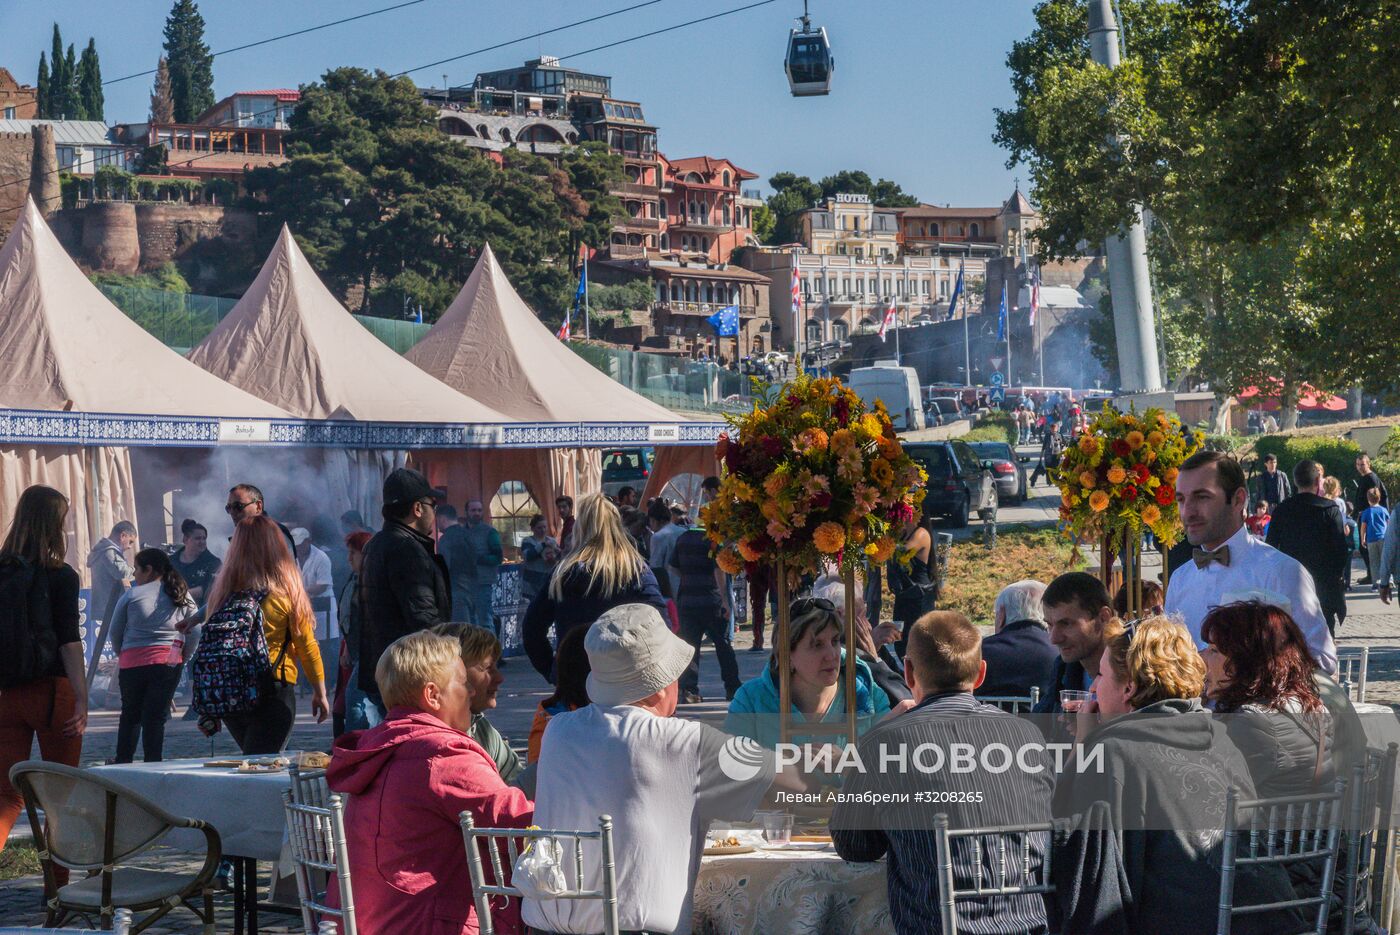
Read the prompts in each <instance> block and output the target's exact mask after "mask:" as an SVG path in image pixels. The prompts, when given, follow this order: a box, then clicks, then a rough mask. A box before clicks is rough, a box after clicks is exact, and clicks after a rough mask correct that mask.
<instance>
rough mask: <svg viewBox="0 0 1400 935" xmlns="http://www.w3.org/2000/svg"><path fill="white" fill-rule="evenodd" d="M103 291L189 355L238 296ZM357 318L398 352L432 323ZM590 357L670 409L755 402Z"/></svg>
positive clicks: (662, 364) (696, 371)
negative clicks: (191, 349)
mask: <svg viewBox="0 0 1400 935" xmlns="http://www.w3.org/2000/svg"><path fill="white" fill-rule="evenodd" d="M98 289H99V290H101V292H102V294H103V295H105V296H106V297H107V298H108V299H110V300H111V302H112V304H114V305H116V306H117V308H119V309H121V310H122V311H123V312H126V314H127V315H128V316H130V317H131V319H132V320H133V321H135V322H136V323H137V324H139V325H140V326H141V327H142V328H144V329H146V331H147V332H149V333H150V334H151V335H153V336H154V337H155V338H156V339H157V340H159V341H160V342H161V343H162V344H165V345H166V346H167V347H170V348H172V349H173V350H175V351H178V352H179V353H181V354H184V353H186V352H188V351H189V350H190V348H192V347H194V346H195V345H197V344H199V342H201V341H203V340H204V339H205V338H206V337H208V336H209V333H210V332H211V331H213V330H214V328H215V326H216V325H218V323H219V321H220V320H221V319H222V318H223V317H224V316H225V315H227V314H228V313H229V312H230V311H231V310H232V309H233V307H234V306H235V305H236V304H238V300H237V299H229V298H222V297H219V296H212V295H195V294H193V293H189V292H167V291H164V290H160V289H143V288H139V287H135V286H123V285H116V284H112V283H102V284H99V285H98ZM354 318H355V320H356V321H358V322H359V323H360V324H361V325H363V326H364V327H365V328H367V329H368V330H369V332H370V333H371V334H373V335H374V336H375V337H376V338H378V339H379V340H381V341H383V342H384V343H385V344H386V345H388V346H389V347H391V348H393V349H394V350H395V351H397V352H398V353H400V354H402V353H404V352H406V351H407V350H408V349H409V348H410V347H412V346H413V345H415V344H417V343H418V341H419V340H421V339H422V337H423V335H425V334H427V332H428V329H429V328H430V327H431V326H430V325H427V324H419V323H417V322H413V321H400V320H397V319H392V318H375V317H371V316H367V315H355V316H354ZM569 347H570V348H571V349H572V350H573V351H574V352H575V353H576V354H578V355H579V356H580V357H582V358H583V359H584V360H586V361H588V362H589V363H590V364H592V365H593V366H594V367H596V368H597V369H599V370H601V371H602V372H603V373H605V374H607V375H608V376H610V377H612V378H613V379H614V380H616V381H617V382H619V383H621V384H622V385H623V386H625V387H627V388H628V389H630V390H634V391H636V392H637V393H640V394H641V395H643V396H645V397H647V398H648V399H651V400H653V401H654V402H656V403H659V404H660V405H662V406H665V407H666V408H668V409H688V410H692V411H717V412H723V411H739V410H742V409H744V408H746V407H747V406H748V405H749V399H748V396H749V379H748V377H746V376H743V375H742V374H739V373H735V372H733V371H731V370H726V369H724V368H722V367H720V366H719V365H717V364H714V363H701V362H698V361H692V360H687V359H685V358H681V357H672V356H667V355H664V354H648V353H645V352H643V351H629V350H625V349H621V348H611V347H600V346H598V345H594V344H570V345H569Z"/></svg>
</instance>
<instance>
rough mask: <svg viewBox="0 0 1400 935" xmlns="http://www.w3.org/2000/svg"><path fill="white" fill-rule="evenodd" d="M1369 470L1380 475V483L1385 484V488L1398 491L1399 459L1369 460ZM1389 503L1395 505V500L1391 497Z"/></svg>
mask: <svg viewBox="0 0 1400 935" xmlns="http://www.w3.org/2000/svg"><path fill="white" fill-rule="evenodd" d="M1371 470H1373V471H1375V472H1376V475H1377V476H1378V477H1380V479H1381V483H1382V484H1385V489H1386V490H1396V491H1400V460H1394V459H1390V458H1384V459H1377V460H1375V461H1372V462H1371ZM1392 497H1394V494H1392ZM1390 504H1391V506H1395V500H1394V499H1392V500H1391V502H1390Z"/></svg>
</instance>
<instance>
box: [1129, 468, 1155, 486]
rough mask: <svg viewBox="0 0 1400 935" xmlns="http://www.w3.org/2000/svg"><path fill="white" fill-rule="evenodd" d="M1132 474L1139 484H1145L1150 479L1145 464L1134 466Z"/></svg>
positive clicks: (1150, 475) (1148, 470) (1150, 472)
mask: <svg viewBox="0 0 1400 935" xmlns="http://www.w3.org/2000/svg"><path fill="white" fill-rule="evenodd" d="M1133 473H1134V474H1136V475H1137V482H1138V483H1139V484H1145V483H1147V482H1148V481H1149V480H1151V479H1152V471H1151V470H1150V469H1149V468H1148V466H1147V465H1145V464H1139V465H1136V466H1135V467H1134V468H1133Z"/></svg>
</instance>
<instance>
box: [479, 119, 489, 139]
mask: <svg viewBox="0 0 1400 935" xmlns="http://www.w3.org/2000/svg"><path fill="white" fill-rule="evenodd" d="M476 132H477V135H478V136H480V137H481V138H482V139H483V140H489V139H491V130H490V128H489V127H487V126H486V124H484V123H483V124H480V125H479V126H477V128H476Z"/></svg>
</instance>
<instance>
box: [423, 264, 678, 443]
mask: <svg viewBox="0 0 1400 935" xmlns="http://www.w3.org/2000/svg"><path fill="white" fill-rule="evenodd" d="M405 356H406V357H407V358H408V359H409V360H411V361H413V362H414V363H415V364H417V365H418V366H420V367H422V368H423V369H424V370H426V371H427V372H428V373H431V374H432V375H433V376H435V377H437V378H438V379H439V380H442V381H443V382H444V383H446V384H447V385H448V386H451V387H453V388H455V389H458V390H461V391H462V392H463V393H466V394H467V395H468V396H471V397H472V398H474V399H479V400H481V401H482V402H484V403H487V404H488V405H491V406H494V407H495V408H497V409H499V410H501V411H502V412H504V413H506V414H508V415H511V416H514V417H515V418H517V419H523V420H526V421H533V422H683V421H685V420H684V419H682V418H681V417H680V416H678V415H676V414H675V413H674V412H671V411H670V410H668V409H665V408H663V407H661V406H659V405H657V404H656V403H654V402H652V401H651V400H649V399H647V398H646V397H645V396H641V395H639V394H637V393H634V392H632V391H631V390H629V389H627V388H626V387H625V386H623V385H622V384H620V383H618V382H617V381H615V380H613V379H612V378H610V377H608V376H607V375H606V374H604V373H603V372H602V371H600V370H598V369H597V368H595V367H594V366H593V365H591V364H589V363H588V362H587V361H586V360H584V359H583V358H582V357H580V356H579V355H577V354H575V353H574V352H573V351H571V350H569V349H568V348H567V347H565V346H564V344H563V342H561V341H560V340H559V339H558V338H556V337H555V336H554V334H553V333H552V332H551V331H550V330H549V329H548V328H546V327H545V326H544V324H543V323H542V322H541V321H540V320H539V318H538V317H537V316H536V315H535V313H534V312H533V311H531V310H530V307H529V306H528V305H526V304H525V301H524V300H523V299H521V298H520V296H519V294H518V293H516V291H515V289H514V288H513V287H512V286H511V284H510V281H509V280H508V279H506V274H505V272H504V271H503V270H502V269H501V265H500V263H498V262H497V261H496V254H495V253H493V252H492V250H491V245H490V244H487V245H486V247H485V248H484V249H483V250H482V252H481V259H479V260H477V263H476V268H475V269H473V270H472V274H471V276H470V277H469V278H468V279H467V284H466V285H465V286H463V287H462V291H461V292H459V293H457V298H455V299H453V300H452V304H451V305H450V306H449V307H448V309H447V311H445V312H443V314H442V317H441V318H440V319H438V322H437V324H435V325H433V327H432V328H431V329H430V330H429V331H428V333H427V334H426V335H424V336H423V339H422V340H421V341H419V342H418V343H417V344H415V345H414V346H413V347H411V348H409V351H408V353H407V354H406V355H405Z"/></svg>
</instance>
